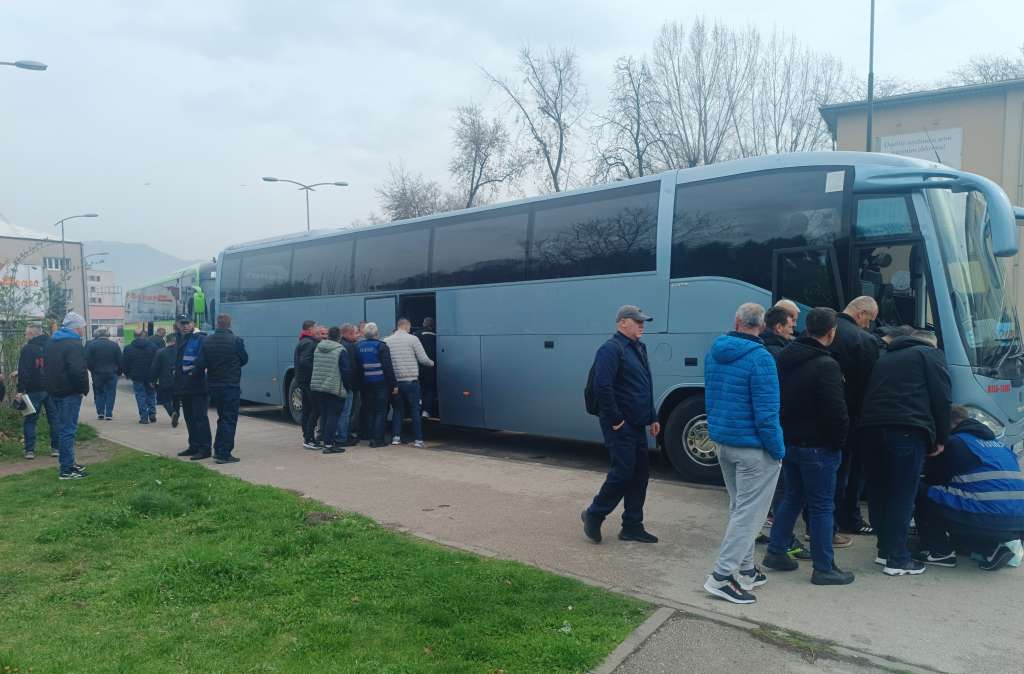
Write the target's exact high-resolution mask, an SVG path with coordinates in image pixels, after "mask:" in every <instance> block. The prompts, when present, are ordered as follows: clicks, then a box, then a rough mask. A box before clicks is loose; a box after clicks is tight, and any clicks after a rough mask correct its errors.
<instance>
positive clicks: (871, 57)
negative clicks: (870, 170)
mask: <svg viewBox="0 0 1024 674" xmlns="http://www.w3.org/2000/svg"><path fill="white" fill-rule="evenodd" d="M868 45H869V46H868V125H867V126H868V131H867V141H866V147H865V150H866V151H867V152H871V146H872V145H873V143H872V142H871V141H872V138H871V121H872V119H871V118H872V117H873V116H874V115H873V113H874V107H875V0H871V33H870V37H869V38H868Z"/></svg>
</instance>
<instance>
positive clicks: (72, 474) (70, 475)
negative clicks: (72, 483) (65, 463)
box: [57, 470, 85, 480]
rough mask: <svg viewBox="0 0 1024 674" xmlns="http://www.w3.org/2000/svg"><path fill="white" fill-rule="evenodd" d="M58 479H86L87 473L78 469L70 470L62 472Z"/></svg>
mask: <svg viewBox="0 0 1024 674" xmlns="http://www.w3.org/2000/svg"><path fill="white" fill-rule="evenodd" d="M57 479H59V480H83V479H85V473H82V472H80V471H77V470H69V471H68V472H66V473H61V474H60V477H58V478H57Z"/></svg>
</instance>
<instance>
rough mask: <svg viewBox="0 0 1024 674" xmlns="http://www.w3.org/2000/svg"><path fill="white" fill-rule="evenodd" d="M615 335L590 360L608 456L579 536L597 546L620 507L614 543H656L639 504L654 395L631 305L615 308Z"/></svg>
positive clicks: (654, 420)
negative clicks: (606, 521)
mask: <svg viewBox="0 0 1024 674" xmlns="http://www.w3.org/2000/svg"><path fill="white" fill-rule="evenodd" d="M615 318H616V325H617V328H618V329H617V330H616V332H615V334H614V335H612V336H611V338H610V339H608V340H607V341H606V342H605V343H604V344H602V345H601V347H600V348H599V349H598V350H597V353H596V354H595V355H594V380H593V391H592V393H593V394H594V397H595V398H596V399H597V407H598V419H599V420H600V423H601V434H602V435H603V436H604V444H605V447H606V448H607V449H608V454H609V455H610V456H611V460H612V465H611V468H610V469H609V470H608V477H606V478H605V480H604V484H602V485H601V490H600V491H599V492H598V493H597V495H596V496H595V497H594V500H593V501H592V502H591V504H590V507H588V508H587V509H586V510H584V511H583V513H582V517H583V533H584V534H585V535H586V536H587V538H589V539H590V540H592V541H593V542H595V543H600V542H601V523H602V522H604V519H605V518H606V517H607V516H608V515H609V514H611V512H612V511H613V510H615V508H616V507H618V505H619V501H622V502H623V512H622V530H621V531H620V532H619V539H620V540H623V541H636V542H638V543H657V542H658V537H657V536H655V535H654V534H652V533H650V532H648V531H647V530H646V529H644V502H645V501H646V500H647V482H648V480H649V478H650V463H649V461H650V457H649V456H648V455H647V434H646V430H647V427H648V426H650V432H651V436H652V437H657V436H658V433H660V432H661V425H660V424H659V423H658V415H657V414H656V413H655V411H654V389H653V386H652V380H651V367H650V362H649V361H648V360H647V347H646V346H644V343H643V342H641V341H640V337H642V336H643V334H644V326H645V324H646V323H647V322H648V321H650V320H651V317H650V316H648V315H647V314H645V313H644V312H643V311H641V310H640V309H639V307H635V306H632V305H629V304H627V305H625V306H622V307H619V311H618V313H617V314H616V317H615Z"/></svg>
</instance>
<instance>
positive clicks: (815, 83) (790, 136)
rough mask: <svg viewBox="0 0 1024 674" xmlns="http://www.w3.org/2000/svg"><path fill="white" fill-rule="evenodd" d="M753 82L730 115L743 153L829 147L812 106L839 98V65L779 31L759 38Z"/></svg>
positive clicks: (801, 150)
mask: <svg viewBox="0 0 1024 674" xmlns="http://www.w3.org/2000/svg"><path fill="white" fill-rule="evenodd" d="M761 44H762V46H761V49H760V50H759V53H758V56H757V67H756V68H755V69H754V73H753V78H752V79H753V81H752V83H751V86H750V87H749V88H748V89H747V95H746V97H745V98H744V100H743V101H742V102H741V105H740V106H738V108H737V110H736V115H735V117H734V124H735V132H736V136H735V137H736V142H737V145H738V149H739V153H740V154H741V155H743V156H746V157H750V156H757V155H764V154H777V153H781V152H806V151H810V150H823V149H828V148H829V147H830V142H829V141H830V137H829V133H828V129H827V127H826V125H825V122H824V120H823V119H822V117H821V114H820V113H819V111H818V109H819V108H820V107H821V106H822V105H825V104H827V103H832V102H835V101H836V100H838V99H839V98H840V97H841V94H842V91H843V85H844V79H843V67H842V64H841V63H840V62H839V61H838V60H837V59H835V58H833V57H831V56H828V55H825V54H818V53H816V52H814V51H812V50H810V49H808V48H805V47H803V46H801V45H800V43H799V42H798V41H797V40H796V38H795V37H793V36H789V35H785V34H783V33H780V32H779V31H775V32H774V33H772V35H771V37H770V38H769V39H768V40H767V41H766V42H763V43H761Z"/></svg>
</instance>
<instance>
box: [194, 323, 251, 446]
mask: <svg viewBox="0 0 1024 674" xmlns="http://www.w3.org/2000/svg"><path fill="white" fill-rule="evenodd" d="M202 353H203V358H202V361H203V364H204V365H206V380H207V384H208V386H209V390H210V401H211V402H212V403H213V406H214V407H216V408H217V435H216V437H215V438H214V440H213V460H214V462H215V463H237V462H238V461H239V459H238V457H237V456H233V455H232V454H231V450H233V449H234V448H235V429H237V428H238V407H239V403H240V402H241V396H242V389H241V387H240V386H239V384H240V383H241V381H242V367H243V366H245V364H246V363H248V362H249V354H248V353H246V351H245V342H244V341H242V338H241V337H236V336H235V333H233V332H231V317H230V316H228V315H227V314H221V315H219V316H217V329H216V330H214V331H213V334H212V335H210V336H209V337H207V338H206V339H205V340H204V341H203V349H202Z"/></svg>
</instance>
